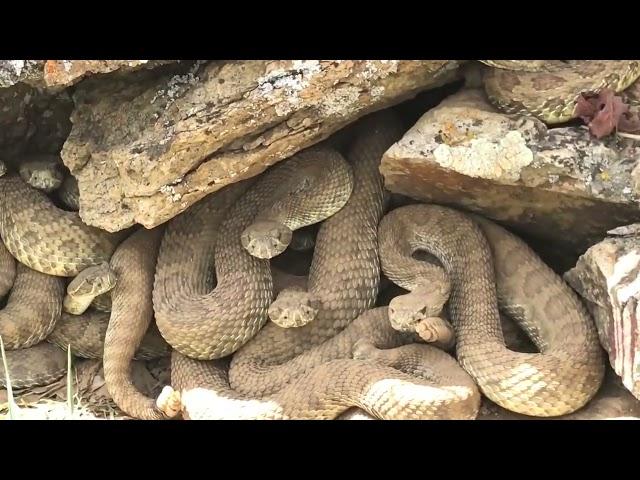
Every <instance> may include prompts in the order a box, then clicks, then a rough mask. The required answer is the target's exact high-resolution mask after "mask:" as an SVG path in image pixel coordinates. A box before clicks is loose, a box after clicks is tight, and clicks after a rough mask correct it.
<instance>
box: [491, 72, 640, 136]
mask: <svg viewBox="0 0 640 480" xmlns="http://www.w3.org/2000/svg"><path fill="white" fill-rule="evenodd" d="M483 62H484V63H486V64H488V65H491V66H493V67H497V68H491V69H488V71H487V72H486V74H485V76H484V86H485V91H486V93H487V96H488V97H489V99H490V100H491V101H492V102H493V103H494V104H495V105H496V106H497V107H498V108H500V109H501V110H503V111H504V112H506V113H517V114H527V115H533V116H536V117H538V118H539V119H540V120H542V121H544V122H547V123H549V124H556V123H562V122H566V121H568V120H571V119H572V118H575V108H576V104H577V101H578V97H579V96H580V95H581V94H582V93H599V92H600V91H601V90H603V89H605V88H609V89H612V90H613V91H615V92H621V91H623V90H625V89H626V88H627V87H629V86H630V85H632V84H633V83H634V82H635V81H636V80H637V79H638V77H640V61H638V60H574V61H570V62H567V63H566V64H563V63H562V62H559V61H551V62H546V61H540V60H533V61H527V60H505V61H489V60H483Z"/></svg>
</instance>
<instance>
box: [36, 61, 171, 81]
mask: <svg viewBox="0 0 640 480" xmlns="http://www.w3.org/2000/svg"><path fill="white" fill-rule="evenodd" d="M171 62H172V60H46V62H45V63H44V74H43V77H44V83H45V84H46V85H47V86H48V87H68V86H70V85H73V84H75V83H77V82H79V81H80V80H82V79H83V78H85V77H87V76H89V75H95V74H99V73H111V72H114V71H116V70H118V71H122V72H125V71H134V70H138V69H140V68H153V67H157V66H159V65H164V64H167V63H171Z"/></svg>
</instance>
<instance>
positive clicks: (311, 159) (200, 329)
mask: <svg viewBox="0 0 640 480" xmlns="http://www.w3.org/2000/svg"><path fill="white" fill-rule="evenodd" d="M318 162H321V163H318ZM319 167H320V168H319ZM348 168H349V167H348V164H347V163H346V162H345V161H344V159H342V157H341V156H340V155H339V154H337V153H335V152H331V151H325V152H324V153H323V151H318V150H313V149H312V150H309V151H304V152H300V153H298V154H297V155H295V156H294V157H292V158H290V159H288V160H286V161H284V162H281V163H279V164H277V165H275V166H274V167H272V168H271V169H269V170H268V171H267V172H265V173H264V175H262V176H261V177H260V178H259V179H258V180H257V181H256V182H255V183H254V184H253V185H251V186H250V187H249V188H248V190H246V192H245V189H246V188H247V186H248V185H246V184H234V185H231V186H229V187H227V188H225V189H223V190H221V191H220V192H217V193H216V194H215V195H212V196H210V197H208V198H205V199H204V200H203V201H202V202H201V203H200V204H197V205H196V206H195V207H196V208H192V209H190V210H189V211H188V212H185V213H184V214H182V215H181V216H179V217H177V218H176V219H174V220H172V221H171V223H170V224H169V226H168V227H167V232H166V234H165V236H164V239H163V241H162V245H161V247H160V253H159V255H158V263H157V266H156V277H155V285H154V288H153V306H154V311H155V315H156V321H157V324H158V328H159V329H160V332H161V333H162V336H163V337H164V338H165V339H166V340H167V342H168V343H169V344H170V345H172V347H173V348H174V349H176V350H178V351H179V352H181V353H183V354H184V355H187V356H189V357H193V358H197V359H213V358H220V357H224V356H226V355H229V354H230V353H233V352H234V351H236V350H237V349H238V348H240V346H242V345H244V344H245V343H246V342H247V341H248V340H250V339H251V338H252V337H253V336H254V335H255V334H256V333H257V332H258V331H259V330H260V328H262V326H263V325H264V324H265V323H266V321H267V320H268V318H267V308H268V307H269V304H270V303H271V301H272V299H273V298H272V297H273V281H272V277H271V271H270V268H269V261H268V260H263V259H259V258H256V257H253V256H252V255H250V254H249V253H248V252H247V251H246V250H245V248H244V247H243V243H242V240H241V235H242V233H243V232H244V230H245V229H246V228H247V227H248V226H249V225H250V224H251V223H252V222H253V220H254V219H255V218H256V216H257V215H258V214H259V213H260V212H262V211H264V210H265V209H269V208H270V207H272V206H274V205H277V204H278V203H280V202H286V203H293V202H295V199H298V200H297V202H298V203H300V202H302V203H303V204H304V205H306V208H309V209H312V210H313V209H316V210H318V209H320V210H321V211H322V212H324V216H327V215H330V214H332V213H333V212H335V210H336V207H341V206H342V205H343V202H342V203H341V202H338V205H335V202H334V201H333V200H334V199H336V198H337V199H339V198H341V197H342V195H341V193H340V192H342V191H344V189H345V188H348V190H350V186H348V185H347V186H345V185H344V182H343V181H342V179H343V178H344V175H341V174H340V172H341V171H347V170H348ZM327 172H329V173H331V175H326V173H327ZM240 195H241V196H240ZM327 199H329V201H327ZM234 201H235V203H234ZM322 218H323V216H322V215H320V216H318V215H315V216H314V221H320V220H322ZM222 219H224V221H222ZM303 220H305V221H309V220H310V218H304V219H303ZM221 221H222V225H220V222H221ZM305 224H307V225H308V224H309V223H305V222H302V225H299V226H303V225H305ZM218 231H221V232H224V234H223V235H221V236H220V239H219V241H216V240H215V239H216V235H218ZM212 260H214V261H213V262H212ZM212 263H214V264H215V278H216V279H217V285H216V286H215V288H213V278H214V277H213V272H212V270H211V265H212Z"/></svg>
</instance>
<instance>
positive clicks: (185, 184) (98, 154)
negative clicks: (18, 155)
mask: <svg viewBox="0 0 640 480" xmlns="http://www.w3.org/2000/svg"><path fill="white" fill-rule="evenodd" d="M457 65H458V64H457V62H454V61H445V60H434V61H316V60H310V61H232V62H210V63H203V62H196V63H195V64H194V65H193V67H192V68H191V69H190V70H187V71H184V72H181V74H179V75H169V74H167V75H162V76H160V77H157V76H156V77H155V78H148V79H144V80H142V79H139V80H138V81H136V82H135V83H133V82H129V83H127V82H126V80H122V79H113V80H111V81H106V79H104V78H102V79H100V80H101V81H94V79H93V78H89V79H86V80H84V81H83V82H82V83H80V84H79V85H78V86H77V87H76V88H77V90H76V93H75V95H74V101H75V104H76V108H75V110H74V112H73V114H72V122H73V128H72V131H71V134H70V135H69V138H68V140H67V142H66V143H65V145H64V148H63V150H62V158H63V160H64V162H65V164H66V165H67V166H68V167H69V168H70V170H71V172H72V173H73V174H74V175H75V176H76V177H77V179H78V183H79V188H80V215H81V217H82V219H83V220H84V221H85V222H86V223H88V224H89V225H94V226H97V227H100V228H103V229H106V230H109V231H116V230H121V229H123V228H126V227H129V226H131V225H133V224H134V223H140V224H142V225H144V226H145V227H153V226H155V225H158V224H160V223H162V222H165V221H166V220H168V219H170V218H171V217H173V216H175V215H177V214H178V213H180V212H182V211H183V210H185V209H186V208H187V207H189V205H191V204H193V203H194V202H196V201H197V200H199V199H201V198H202V197H204V196H205V195H207V194H209V193H211V192H214V191H216V190H218V189H220V188H222V187H223V186H225V185H227V184H229V183H233V182H237V181H239V180H242V179H245V178H248V177H251V176H254V175H257V174H259V173H260V172H262V171H264V170H265V169H266V168H267V167H268V166H270V165H273V164H274V163H276V162H278V161H280V160H283V159H285V158H287V157H290V156H291V155H293V154H295V153H296V152H297V151H299V150H301V149H304V148H306V147H308V146H310V145H312V144H314V143H316V142H319V141H321V140H323V139H325V138H327V137H328V136H329V135H330V134H331V133H333V132H335V131H336V130H338V129H340V128H341V127H343V126H345V125H346V124H348V123H350V122H352V121H354V120H356V119H357V118H359V117H361V116H363V115H365V114H367V113H369V112H372V111H374V110H377V109H381V108H383V107H387V106H390V105H392V104H395V103H398V102H400V101H402V100H404V99H407V98H410V97H411V96H413V95H415V94H416V93H418V92H419V91H421V90H424V89H426V88H430V87H434V86H438V85H441V84H443V83H446V82H447V81H450V80H452V79H453V77H454V75H455V70H456V69H457Z"/></svg>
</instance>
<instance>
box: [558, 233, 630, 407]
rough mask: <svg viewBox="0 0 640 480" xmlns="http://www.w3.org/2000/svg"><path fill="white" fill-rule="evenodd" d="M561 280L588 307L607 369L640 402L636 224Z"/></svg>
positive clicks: (587, 255) (588, 254) (597, 248)
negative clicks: (607, 363)
mask: <svg viewBox="0 0 640 480" xmlns="http://www.w3.org/2000/svg"><path fill="white" fill-rule="evenodd" d="M564 278H565V280H566V281H567V282H568V283H569V284H570V285H571V286H572V287H573V288H574V289H575V290H576V291H577V292H578V293H579V294H580V295H581V296H582V297H583V298H584V300H585V301H586V302H585V303H586V304H587V306H588V308H589V310H590V311H591V314H592V315H593V317H594V319H595V321H596V325H597V326H598V335H599V336H600V343H601V344H602V346H603V347H604V349H605V350H606V351H607V352H608V354H609V362H610V363H611V366H612V367H613V369H614V370H615V372H616V373H617V374H618V375H620V377H621V378H622V382H623V383H624V385H625V387H627V388H628V389H629V391H631V393H633V394H634V395H635V396H636V397H637V398H638V399H640V322H639V321H638V317H639V316H640V309H639V308H638V302H639V301H640V224H634V225H630V226H625V227H622V228H618V229H615V230H612V231H611V232H609V236H608V237H607V238H606V239H604V240H603V241H602V242H600V243H598V244H597V245H594V246H593V247H591V248H590V249H589V250H587V252H586V253H585V254H584V255H582V256H581V257H580V258H579V259H578V262H577V264H576V266H575V267H574V268H572V269H571V270H569V271H568V272H566V273H565V275H564Z"/></svg>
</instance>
